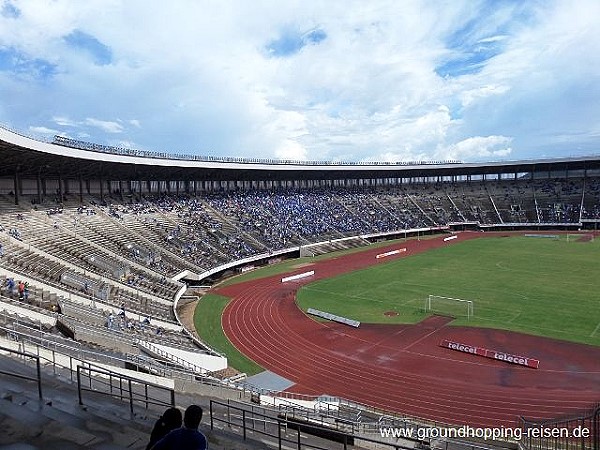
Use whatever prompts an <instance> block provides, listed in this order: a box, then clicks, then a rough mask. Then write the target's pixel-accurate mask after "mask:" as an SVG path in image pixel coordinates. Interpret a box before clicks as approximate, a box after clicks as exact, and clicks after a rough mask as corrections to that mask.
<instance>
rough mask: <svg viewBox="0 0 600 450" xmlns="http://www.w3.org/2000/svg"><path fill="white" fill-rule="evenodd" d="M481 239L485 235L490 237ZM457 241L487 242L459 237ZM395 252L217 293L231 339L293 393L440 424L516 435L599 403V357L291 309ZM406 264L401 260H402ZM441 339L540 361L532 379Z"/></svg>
mask: <svg viewBox="0 0 600 450" xmlns="http://www.w3.org/2000/svg"><path fill="white" fill-rule="evenodd" d="M485 235H488V234H487V233H486V234H485ZM459 236H460V237H459V239H457V240H455V241H454V242H456V241H462V240H465V239H473V238H479V237H483V236H484V235H483V234H482V233H468V232H467V233H461V234H460V235H459ZM441 245H452V244H449V243H447V242H444V240H443V236H441V237H437V238H434V239H428V240H422V241H408V242H406V243H405V244H402V246H403V247H406V248H407V252H406V253H404V254H403V255H410V254H414V253H417V252H422V251H427V250H429V249H431V248H434V247H436V246H441ZM397 247H398V244H395V245H393V246H390V248H389V249H386V248H378V249H373V250H368V251H365V252H361V253H355V254H349V255H345V256H340V257H337V258H334V259H330V260H324V261H319V262H316V263H315V264H313V265H312V266H311V267H310V268H306V267H305V268H302V269H300V270H298V271H297V273H301V272H302V271H306V270H315V275H314V276H313V277H310V278H309V279H304V280H298V281H294V282H289V283H282V282H281V276H273V277H269V278H265V279H260V280H255V281H250V282H246V283H240V284H236V285H233V286H228V287H224V288H221V289H218V290H217V292H216V293H218V294H220V295H225V296H228V297H230V298H232V301H231V302H230V303H229V305H228V306H227V308H226V309H225V311H224V313H223V318H222V324H223V329H224V330H225V333H226V335H227V337H228V338H229V339H230V340H231V341H232V343H233V344H234V345H235V346H236V347H237V348H238V349H239V350H240V351H241V352H242V353H244V354H245V355H247V356H248V357H250V358H251V359H253V360H254V361H256V362H257V363H259V364H260V365H261V366H263V367H265V368H267V369H268V370H271V371H273V372H275V373H277V374H279V375H281V376H283V377H285V378H287V379H289V380H291V381H293V382H294V383H296V384H295V385H294V386H292V387H291V388H289V389H288V391H289V392H294V393H300V394H305V395H314V396H317V395H322V394H327V395H333V396H339V397H343V398H347V399H349V400H352V401H355V402H359V403H363V404H366V405H369V406H372V407H376V408H381V409H384V410H387V411H392V412H396V413H401V414H406V415H409V416H413V417H417V418H422V419H426V420H430V421H435V422H438V423H446V424H456V425H461V424H468V425H470V426H486V427H490V426H492V427H498V426H507V427H508V426H516V425H518V418H519V416H524V417H527V418H554V417H558V416H564V415H571V414H574V413H579V412H581V411H583V410H587V409H588V408H589V407H590V406H592V405H593V404H594V403H595V402H597V401H598V400H600V364H599V363H598V361H600V348H598V347H593V346H589V345H583V344H576V343H570V342H564V341H558V340H553V339H548V338H542V337H535V336H530V335H525V334H520V333H514V332H506V331H501V330H493V329H484V328H471V327H454V326H448V324H449V322H450V320H449V319H448V318H445V317H440V316H434V317H430V318H428V319H426V320H424V321H422V322H420V323H418V324H415V325H388V324H361V326H360V327H359V328H352V327H349V326H347V325H343V324H338V323H333V322H318V321H316V320H313V319H312V318H310V317H308V316H307V315H306V314H304V313H303V312H302V311H301V310H300V309H299V308H298V307H297V306H296V303H295V294H296V291H297V290H298V289H299V288H300V287H301V286H302V285H304V284H306V283H308V282H312V281H315V280H317V279H321V278H328V277H332V276H335V275H338V274H341V273H346V272H350V271H353V270H357V269H360V268H364V267H367V266H370V265H373V264H376V261H377V259H376V255H377V254H380V253H382V252H385V251H387V250H393V249H395V248H397ZM403 255H400V256H399V257H403ZM443 339H447V340H451V341H455V342H461V343H466V344H469V345H473V346H480V347H484V348H490V349H494V350H498V351H504V352H507V353H510V354H517V355H525V356H528V357H531V358H535V359H538V360H540V367H539V368H538V369H532V368H528V367H522V366H518V365H514V364H509V363H506V362H503V361H497V360H492V359H487V358H482V357H478V356H474V355H471V354H466V353H460V352H456V351H452V350H449V349H446V348H442V347H440V345H439V344H440V342H441V341H442V340H443Z"/></svg>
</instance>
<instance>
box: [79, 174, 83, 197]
mask: <svg viewBox="0 0 600 450" xmlns="http://www.w3.org/2000/svg"><path fill="white" fill-rule="evenodd" d="M79 204H83V177H82V176H81V174H79Z"/></svg>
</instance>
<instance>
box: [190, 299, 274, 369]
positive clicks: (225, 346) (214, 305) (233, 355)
mask: <svg viewBox="0 0 600 450" xmlns="http://www.w3.org/2000/svg"><path fill="white" fill-rule="evenodd" d="M228 302H229V299H228V298H227V297H223V296H221V295H215V294H207V295H204V296H203V297H202V299H201V300H200V301H199V302H198V305H197V306H196V310H195V311H194V325H195V326H196V330H197V331H198V334H199V335H200V338H202V340H203V341H204V342H206V343H208V344H209V345H210V346H211V347H212V348H214V349H215V350H217V351H219V352H221V353H224V354H226V355H227V363H228V365H229V366H231V367H235V368H236V369H237V370H239V371H240V372H245V373H247V374H248V375H254V374H256V373H259V372H262V370H263V369H262V368H261V367H260V366H259V365H258V364H256V363H255V362H254V361H251V360H250V359H248V358H246V357H245V356H244V355H242V354H241V353H240V352H239V351H238V350H237V349H236V348H235V347H234V346H233V345H232V344H231V342H229V339H227V337H226V336H225V333H224V332H223V328H222V327H221V316H222V315H223V310H224V309H225V306H227V303H228Z"/></svg>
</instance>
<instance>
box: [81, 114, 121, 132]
mask: <svg viewBox="0 0 600 450" xmlns="http://www.w3.org/2000/svg"><path fill="white" fill-rule="evenodd" d="M83 123H84V124H86V125H90V126H92V127H96V128H100V129H101V130H102V131H105V132H107V133H122V132H123V125H121V124H120V123H117V122H112V121H109V120H99V119H94V118H92V117H88V118H87V119H85V120H84V121H83Z"/></svg>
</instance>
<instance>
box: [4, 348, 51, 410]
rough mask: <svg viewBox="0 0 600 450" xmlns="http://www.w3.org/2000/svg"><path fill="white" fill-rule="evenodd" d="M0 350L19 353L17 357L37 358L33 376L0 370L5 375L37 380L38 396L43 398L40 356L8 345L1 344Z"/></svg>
mask: <svg viewBox="0 0 600 450" xmlns="http://www.w3.org/2000/svg"><path fill="white" fill-rule="evenodd" d="M0 351H2V352H8V353H12V354H14V355H17V357H19V358H29V359H33V360H35V366H36V376H35V377H31V376H28V375H24V374H21V373H17V372H14V371H3V370H0V373H1V374H3V375H10V376H12V377H15V378H20V379H22V380H29V381H35V382H37V387H38V397H39V399H40V400H41V399H42V398H43V396H42V370H41V365H40V357H39V356H36V355H32V354H31V353H27V352H21V351H19V350H13V349H10V348H7V347H2V346H0Z"/></svg>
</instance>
